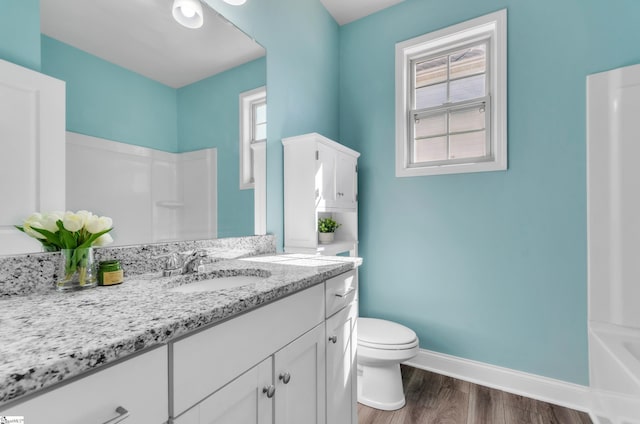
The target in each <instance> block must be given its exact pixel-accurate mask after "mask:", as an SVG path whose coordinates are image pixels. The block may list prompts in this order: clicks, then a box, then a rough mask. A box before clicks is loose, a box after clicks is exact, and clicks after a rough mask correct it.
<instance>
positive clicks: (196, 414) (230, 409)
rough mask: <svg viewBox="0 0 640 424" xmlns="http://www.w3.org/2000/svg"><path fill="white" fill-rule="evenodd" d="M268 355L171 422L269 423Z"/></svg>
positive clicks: (270, 408) (269, 384) (269, 362)
mask: <svg viewBox="0 0 640 424" xmlns="http://www.w3.org/2000/svg"><path fill="white" fill-rule="evenodd" d="M272 382H273V368H272V357H269V358H268V359H265V360H264V361H263V362H261V363H260V364H258V365H256V366H255V367H253V368H251V369H250V370H249V371H247V372H246V373H244V374H242V375H241V376H240V377H238V378H236V379H235V380H233V381H232V382H231V383H229V384H227V385H226V386H224V387H223V388H222V389H220V390H218V391H217V392H215V393H214V394H212V395H211V396H209V397H208V398H206V399H205V400H203V401H202V402H200V403H199V404H198V405H196V406H195V407H194V408H191V409H190V410H188V411H187V412H185V413H184V414H182V415H181V416H180V417H178V418H177V419H174V421H173V422H174V423H175V424H271V423H273V396H274V392H273V390H274V389H273V385H272Z"/></svg>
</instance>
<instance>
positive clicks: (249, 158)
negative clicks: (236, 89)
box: [240, 87, 267, 190]
mask: <svg viewBox="0 0 640 424" xmlns="http://www.w3.org/2000/svg"><path fill="white" fill-rule="evenodd" d="M266 139H267V90H266V88H265V87H260V88H257V89H255V90H251V91H246V92H244V93H241V94H240V189H241V190H243V189H248V188H253V150H252V149H251V145H252V144H255V143H258V142H261V141H265V140H266Z"/></svg>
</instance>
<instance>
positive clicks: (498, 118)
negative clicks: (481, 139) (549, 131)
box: [396, 9, 507, 177]
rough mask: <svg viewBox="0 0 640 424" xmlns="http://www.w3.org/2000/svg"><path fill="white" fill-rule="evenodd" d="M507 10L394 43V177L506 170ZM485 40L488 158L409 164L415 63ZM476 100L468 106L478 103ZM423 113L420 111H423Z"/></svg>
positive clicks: (411, 141) (450, 105) (456, 104)
mask: <svg viewBox="0 0 640 424" xmlns="http://www.w3.org/2000/svg"><path fill="white" fill-rule="evenodd" d="M506 35H507V11H506V9H503V10H500V11H498V12H494V13H490V14H488V15H484V16H481V17H479V18H475V19H471V20H469V21H465V22H462V23H459V24H456V25H453V26H450V27H447V28H443V29H441V30H438V31H434V32H431V33H428V34H424V35H422V36H419V37H416V38H412V39H410V40H406V41H403V42H400V43H397V44H396V177H413V176H421V175H440V174H453V173H467V172H484V171H499V170H506V169H507V36H506ZM480 42H486V46H487V49H486V51H487V53H486V55H487V69H486V75H487V81H486V91H485V107H486V110H487V111H488V112H489V113H488V114H487V115H488V116H487V118H486V122H487V125H485V128H486V131H487V138H488V140H489V141H488V146H489V147H490V156H489V157H488V158H486V157H483V158H481V159H480V160H479V159H478V158H463V159H446V160H442V161H437V162H436V161H433V162H422V163H412V162H411V157H412V155H413V153H412V149H413V139H412V137H413V128H414V126H413V123H412V122H411V121H412V120H413V119H414V114H413V112H415V111H414V110H413V100H414V97H413V96H414V92H413V91H414V90H412V86H413V84H412V78H413V77H414V67H413V64H414V62H415V61H416V60H418V59H419V60H425V59H428V58H431V57H434V58H435V57H437V56H441V55H445V54H447V53H450V52H452V51H455V50H456V49H460V48H464V47H465V46H469V45H470V44H477V43H480ZM481 102H482V101H481V100H479V99H473V100H470V101H469V102H468V103H469V104H473V103H481ZM464 103H465V102H458V103H451V104H444V105H440V106H435V107H433V108H428V109H429V110H434V111H435V110H436V109H440V110H441V111H444V110H447V108H448V107H452V108H455V107H458V106H464ZM426 109H427V108H425V109H423V110H422V111H423V112H424V110H426Z"/></svg>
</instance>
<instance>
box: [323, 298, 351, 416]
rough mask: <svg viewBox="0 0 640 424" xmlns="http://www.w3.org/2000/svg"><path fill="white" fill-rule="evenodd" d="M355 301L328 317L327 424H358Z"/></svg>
mask: <svg viewBox="0 0 640 424" xmlns="http://www.w3.org/2000/svg"><path fill="white" fill-rule="evenodd" d="M357 314H358V309H357V304H356V303H352V304H351V306H348V307H346V308H344V309H342V310H340V311H339V312H338V313H336V314H335V315H333V316H332V317H331V318H329V319H327V423H328V424H332V423H340V424H357V422H358V419H357V408H356V402H357V390H356V389H357V387H356V383H357V380H356V379H357V377H356V346H357V341H356V323H357Z"/></svg>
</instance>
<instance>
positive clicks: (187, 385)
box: [170, 284, 325, 424]
mask: <svg viewBox="0 0 640 424" xmlns="http://www.w3.org/2000/svg"><path fill="white" fill-rule="evenodd" d="M324 297H325V293H324V285H323V284H318V285H316V286H313V287H310V288H308V289H305V290H303V291H301V292H299V293H296V294H294V295H291V296H288V297H285V298H284V299H281V300H278V301H276V302H273V303H271V304H268V305H266V306H263V307H260V308H258V309H255V310H253V311H251V312H248V313H246V314H243V315H240V316H237V317H234V318H233V319H230V320H228V321H226V322H223V323H221V324H218V325H215V326H213V327H211V328H208V329H206V330H203V331H201V332H199V333H196V334H193V335H190V336H188V337H185V338H184V339H182V340H179V341H176V342H175V343H172V346H171V349H172V353H173V355H172V356H173V370H172V376H171V380H172V381H173V402H172V407H171V409H170V416H171V417H172V418H174V422H175V423H176V424H195V423H198V424H204V423H207V424H209V423H217V422H228V421H224V420H226V418H224V417H226V416H227V415H226V414H230V415H229V416H233V417H236V416H238V418H237V420H234V421H231V422H233V423H238V424H243V423H270V422H273V421H271V420H270V419H269V417H268V416H267V415H269V414H270V412H269V411H271V410H273V413H272V414H271V417H272V418H271V419H275V422H277V423H278V424H286V423H292V424H293V423H296V424H297V423H300V422H304V423H309V424H314V423H317V424H324V422H325V420H324V410H325V401H324V399H325V392H324V389H325V386H324V375H325V358H324V349H325V343H324V335H325V331H324V318H325V316H324ZM265 361H266V363H271V364H272V365H263V364H265ZM256 364H259V365H257V366H256ZM267 369H273V370H275V372H274V374H273V375H270V373H269V372H267V371H266V370H267ZM220 399H225V401H224V402H226V404H227V412H225V414H223V415H220V416H219V415H218V414H219V413H220V410H219V408H218V407H212V406H211V405H216V404H220V402H222V401H221V400H220ZM254 401H255V402H257V403H256V405H258V406H257V407H256V408H254V412H255V414H254V413H249V412H248V411H246V408H245V407H243V406H242V405H243V404H245V403H246V404H249V403H251V402H254ZM265 402H266V403H265ZM269 403H273V404H272V405H271V406H268V405H267V404H269ZM260 405H262V406H260ZM271 408H273V409H271ZM310 412H313V415H314V416H313V417H311V416H309V413H310ZM235 414H239V415H235ZM242 414H244V415H242ZM240 417H244V418H243V419H240ZM273 417H275V418H273ZM223 418H224V420H223Z"/></svg>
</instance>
